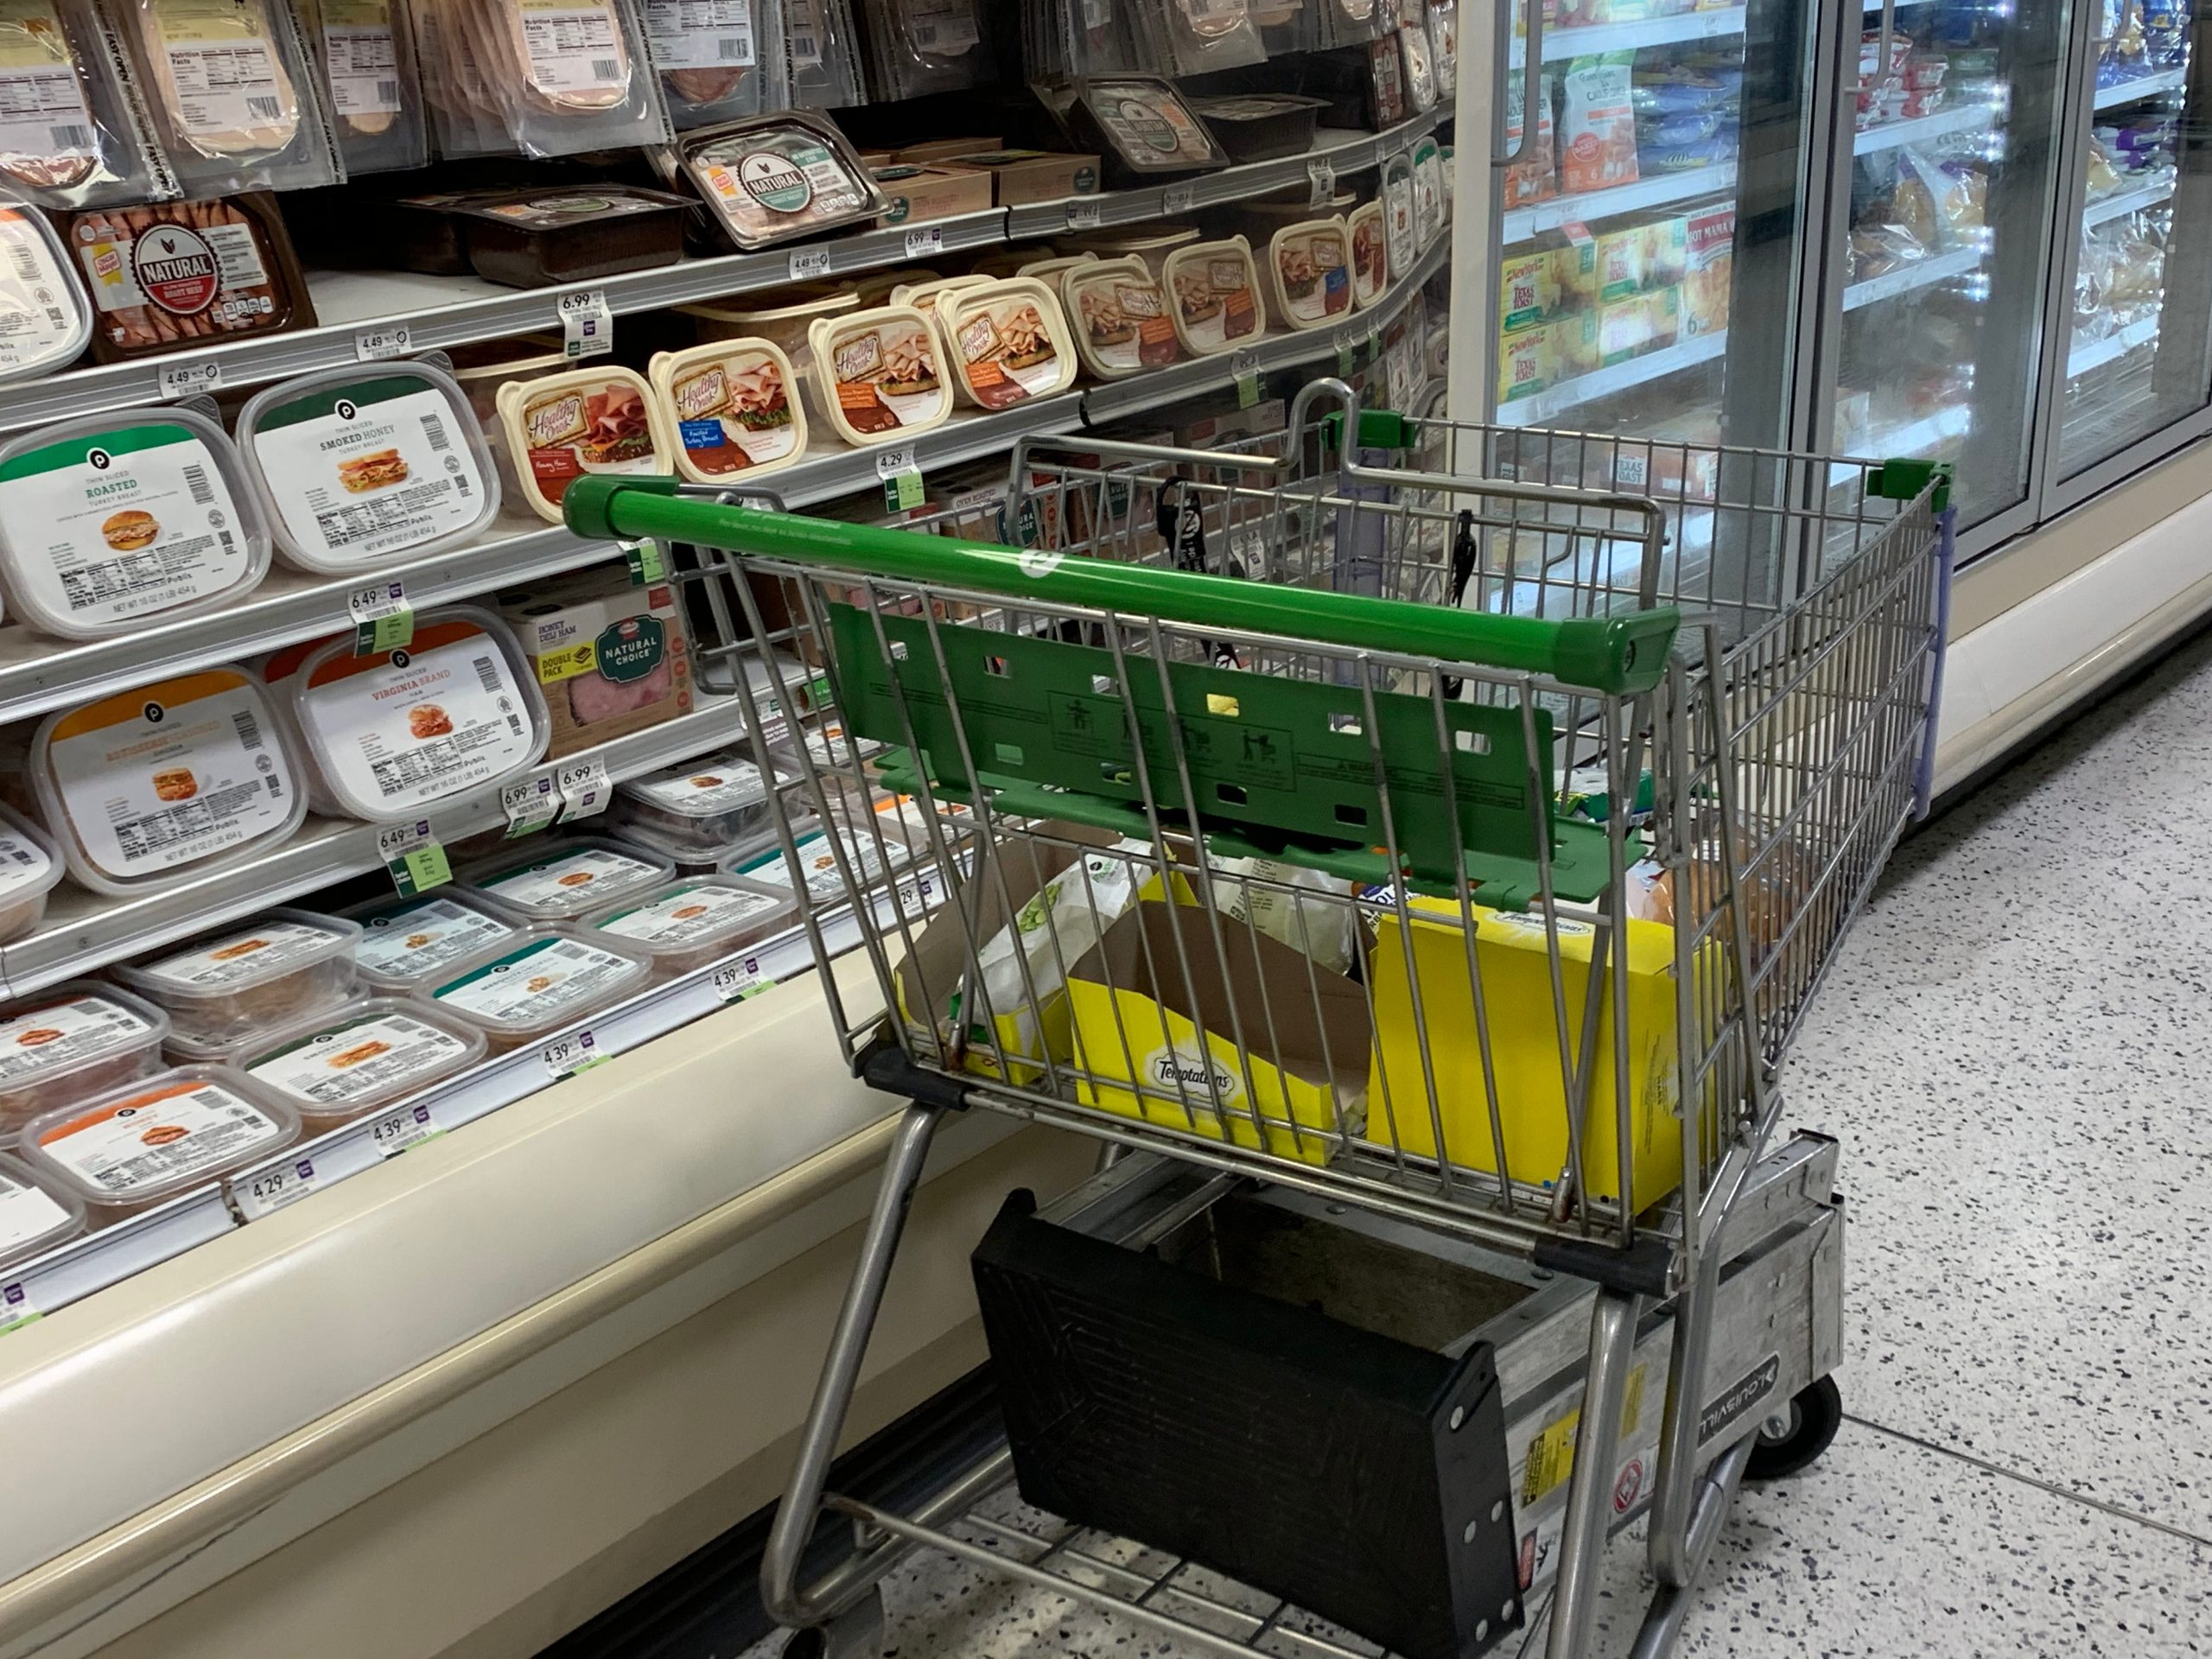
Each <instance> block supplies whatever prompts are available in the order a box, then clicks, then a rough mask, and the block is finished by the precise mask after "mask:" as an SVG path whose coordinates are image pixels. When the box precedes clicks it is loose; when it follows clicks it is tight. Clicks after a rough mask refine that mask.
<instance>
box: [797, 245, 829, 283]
mask: <svg viewBox="0 0 2212 1659" xmlns="http://www.w3.org/2000/svg"><path fill="white" fill-rule="evenodd" d="M828 275H829V249H827V248H794V249H792V250H791V281H793V282H795V283H804V282H809V281H812V280H815V279H817V278H819V277H827V276H828Z"/></svg>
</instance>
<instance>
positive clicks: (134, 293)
mask: <svg viewBox="0 0 2212 1659" xmlns="http://www.w3.org/2000/svg"><path fill="white" fill-rule="evenodd" d="M64 234H65V237H66V239H67V242H68V244H69V246H70V247H71V248H72V249H73V251H75V253H76V256H77V263H78V269H79V270H81V271H83V273H84V276H85V287H86V290H87V291H88V292H89V293H90V294H91V296H92V310H93V313H94V321H93V325H92V355H93V357H94V358H95V359H98V360H99V361H100V362H102V363H118V362H124V361H127V360H129V359H133V358H138V357H147V356H151V355H154V354H156V353H162V352H174V351H179V350H181V349H183V348H184V347H186V346H204V345H207V344H208V343H209V342H210V341H214V340H237V339H244V338H246V337H248V336H251V335H257V334H276V333H279V332H281V331H283V330H285V329H289V328H312V327H315V303H314V302H313V301H312V300H311V299H309V298H308V285H307V279H306V278H305V277H302V275H301V274H300V262H299V257H298V256H297V255H296V253H294V251H292V238H291V236H290V234H289V232H287V231H286V230H285V228H284V220H283V215H282V214H280V213H278V212H277V201H276V198H275V197H273V196H270V195H268V194H264V193H263V192H261V191H248V192H245V194H239V195H235V196H229V197H226V198H225V199H223V200H219V201H157V202H155V203H153V204H151V205H150V206H148V207H130V208H121V207H88V208H86V209H85V210H84V211H82V212H80V213H72V214H70V215H69V217H68V220H67V229H66V231H65V232H64Z"/></svg>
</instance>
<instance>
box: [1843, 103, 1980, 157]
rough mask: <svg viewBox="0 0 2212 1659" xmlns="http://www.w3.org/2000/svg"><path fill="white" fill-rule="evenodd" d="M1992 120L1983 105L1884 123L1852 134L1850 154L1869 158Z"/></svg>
mask: <svg viewBox="0 0 2212 1659" xmlns="http://www.w3.org/2000/svg"><path fill="white" fill-rule="evenodd" d="M1996 118H1997V112H1996V111H1994V110H1993V109H1992V108H1990V106H1989V105H1986V104H1961V105H1955V107H1953V108H1951V109H1948V110H1938V111H1936V113H1935V114H1933V115H1921V116H1915V117H1914V118H1912V119H1911V120H1910V121H1889V122H1885V123H1884V124H1882V125H1880V126H1878V127H1868V128H1866V130H1864V131H1861V132H1856V133H1853V135H1852V137H1851V153H1852V154H1853V155H1854V156H1871V155H1872V154H1873V153H1874V152H1875V151H1876V150H1880V149H1897V148H1898V147H1899V146H1900V145H1904V144H1917V143H1925V142H1926V141H1927V140H1929V139H1930V138H1942V137H1946V136H1947V135H1948V134H1950V133H1954V132H1964V131H1965V130H1967V128H1969V127H1979V126H1986V125H1987V124H1989V123H1991V122H1992V121H1994V120H1995V119H1996Z"/></svg>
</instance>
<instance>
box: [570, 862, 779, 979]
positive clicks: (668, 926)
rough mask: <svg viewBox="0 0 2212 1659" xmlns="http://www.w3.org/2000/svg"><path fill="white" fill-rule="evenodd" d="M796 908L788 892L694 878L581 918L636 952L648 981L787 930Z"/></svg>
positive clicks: (728, 878) (688, 969)
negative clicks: (647, 965)
mask: <svg viewBox="0 0 2212 1659" xmlns="http://www.w3.org/2000/svg"><path fill="white" fill-rule="evenodd" d="M797 916H798V906H797V904H796V903H795V902H794V901H793V900H792V898H791V894H790V893H789V892H781V893H777V892H771V891H769V890H768V889H766V888H763V887H753V886H752V885H750V884H749V883H747V882H744V881H741V880H738V879H737V878H736V877H734V876H727V875H720V876H696V877H688V878H683V879H680V880H675V881H671V882H670V883H669V884H668V885H667V886H666V887H659V888H656V889H655V890H654V891H653V892H652V893H646V894H644V895H643V896H641V897H639V898H638V899H633V900H631V901H629V902H627V903H625V904H620V905H615V906H612V907H611V908H609V909H607V910H602V911H599V912H594V914H593V915H591V916H589V917H588V918H586V922H587V925H588V926H589V927H590V928H592V929H593V930H594V931H596V932H599V933H603V934H606V935H607V936H609V937H610V938H615V939H619V940H620V941H621V942H622V944H625V945H626V946H628V947H630V948H631V949H633V950H642V951H644V952H645V955H646V956H647V957H649V958H650V959H651V961H652V971H653V977H654V978H656V979H672V978H674V977H676V976H677V975H679V974H688V973H690V972H691V971H692V970H693V969H698V968H703V967H705V966H706V965H707V964H708V963H710V962H713V961H714V960H715V959H716V958H717V957H726V956H728V955H729V954H730V953H731V952H732V951H733V950H742V949H744V947H745V946H747V945H748V944H757V943H759V942H760V940H762V939H765V938H769V937H770V936H772V935H773V934H776V933H780V932H781V931H784V929H785V928H786V927H788V926H790V925H791V924H792V922H793V921H794V919H795V918H797Z"/></svg>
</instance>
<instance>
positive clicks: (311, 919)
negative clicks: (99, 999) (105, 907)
mask: <svg viewBox="0 0 2212 1659" xmlns="http://www.w3.org/2000/svg"><path fill="white" fill-rule="evenodd" d="M360 941H361V930H360V927H359V925H357V924H355V923H353V922H350V921H347V920H346V918H343V917H340V916H319V915H316V914H315V913H314V912H311V911H305V910H272V911H270V912H268V914H266V915H264V916H262V917H260V918H257V919H256V920H255V921H254V922H252V923H251V925H247V926H244V927H233V928H230V929H227V930H226V931H222V932H219V933H213V934H210V935H208V936H207V938H200V939H195V940H194V941H193V942H192V943H191V944H188V945H185V946H183V947H182V948H181V949H179V950H169V951H165V952H163V953H162V954H161V955H160V956H157V957H155V958H154V959H153V960H152V961H150V962H133V963H119V964H118V966H117V967H116V968H115V969H113V972H114V974H115V976H116V977H117V978H118V979H119V980H121V981H122V982H124V984H125V985H127V986H129V987H130V988H131V989H132V990H134V991H136V992H137V993H138V994H139V995H141V996H143V997H144V998H146V1000H147V1001H150V1002H154V1003H157V1004H159V1005H160V1006H161V1007H163V1008H166V1009H167V1010H168V1016H169V1020H170V1033H169V1038H170V1040H171V1041H177V1040H180V1039H181V1040H182V1041H184V1042H187V1043H193V1044H200V1045H206V1044H211V1043H228V1042H231V1041H232V1040H234V1039H238V1038H240V1037H244V1036H246V1035H249V1034H250V1033H253V1032H256V1031H268V1030H272V1029H274V1028H275V1027H278V1026H281V1025H283V1024H284V1023H285V1022H286V1021H288V1020H296V1019H297V1018H298V1017H299V1016H300V1015H302V1014H306V1013H308V1011H309V1010H311V1009H314V1008H319V1007H327V1006H328V1005H329V1004H331V1003H333V1002H339V1001H344V1000H345V998H346V995H348V994H349V993H350V992H351V991H352V990H353V953H354V951H355V950H356V949H357V948H358V947H359V944H360Z"/></svg>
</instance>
